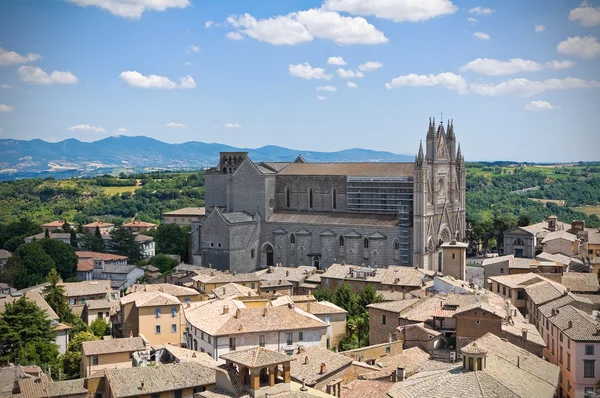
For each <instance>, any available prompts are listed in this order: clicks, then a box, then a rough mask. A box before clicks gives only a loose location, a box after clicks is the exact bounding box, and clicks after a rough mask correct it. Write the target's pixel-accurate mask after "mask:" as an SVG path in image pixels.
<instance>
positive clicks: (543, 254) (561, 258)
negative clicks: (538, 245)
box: [535, 252, 571, 264]
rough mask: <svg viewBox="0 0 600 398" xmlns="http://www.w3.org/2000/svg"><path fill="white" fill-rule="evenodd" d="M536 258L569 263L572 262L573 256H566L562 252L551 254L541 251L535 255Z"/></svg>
mask: <svg viewBox="0 0 600 398" xmlns="http://www.w3.org/2000/svg"><path fill="white" fill-rule="evenodd" d="M535 258H536V259H537V260H540V261H557V262H559V263H563V264H569V263H570V262H571V257H569V256H565V255H564V254H561V253H556V254H551V253H548V252H541V253H540V254H538V255H537V256H535Z"/></svg>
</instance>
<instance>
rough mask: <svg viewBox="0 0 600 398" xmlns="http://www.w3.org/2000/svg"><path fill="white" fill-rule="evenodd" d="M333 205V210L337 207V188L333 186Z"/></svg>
mask: <svg viewBox="0 0 600 398" xmlns="http://www.w3.org/2000/svg"><path fill="white" fill-rule="evenodd" d="M331 207H332V208H333V210H335V209H337V190H336V189H335V188H333V194H332V195H331Z"/></svg>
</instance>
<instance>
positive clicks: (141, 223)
mask: <svg viewBox="0 0 600 398" xmlns="http://www.w3.org/2000/svg"><path fill="white" fill-rule="evenodd" d="M122 226H123V227H145V228H153V227H156V224H152V223H151V222H145V221H132V222H127V223H125V224H123V225H122Z"/></svg>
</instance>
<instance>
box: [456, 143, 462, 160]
mask: <svg viewBox="0 0 600 398" xmlns="http://www.w3.org/2000/svg"><path fill="white" fill-rule="evenodd" d="M461 157H462V153H461V151H460V142H459V143H458V150H457V151H456V159H457V160H458V161H459V162H460V160H461Z"/></svg>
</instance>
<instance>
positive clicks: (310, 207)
mask: <svg viewBox="0 0 600 398" xmlns="http://www.w3.org/2000/svg"><path fill="white" fill-rule="evenodd" d="M308 208H309V209H312V208H313V190H312V188H308Z"/></svg>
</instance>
